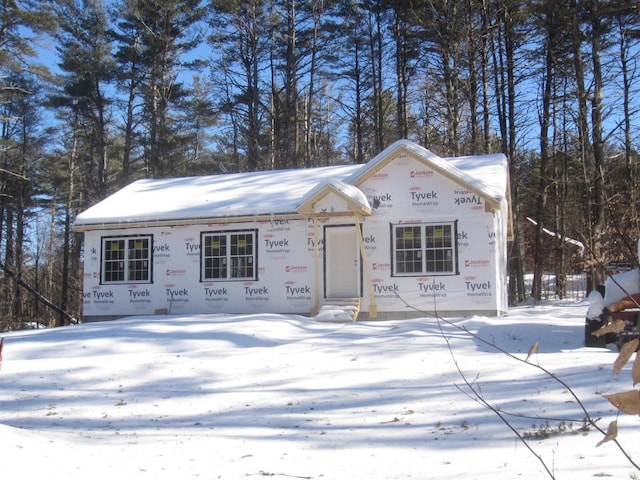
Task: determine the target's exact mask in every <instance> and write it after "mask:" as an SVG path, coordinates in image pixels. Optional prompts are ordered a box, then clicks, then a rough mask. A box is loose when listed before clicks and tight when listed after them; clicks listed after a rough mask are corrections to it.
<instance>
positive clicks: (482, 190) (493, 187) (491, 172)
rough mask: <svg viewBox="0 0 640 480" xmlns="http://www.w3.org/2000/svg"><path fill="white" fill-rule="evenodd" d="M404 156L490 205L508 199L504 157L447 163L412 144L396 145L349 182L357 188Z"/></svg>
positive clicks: (461, 159)
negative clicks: (416, 161)
mask: <svg viewBox="0 0 640 480" xmlns="http://www.w3.org/2000/svg"><path fill="white" fill-rule="evenodd" d="M402 154H405V155H409V156H411V157H412V158H415V159H416V160H418V161H420V162H421V163H423V164H424V165H425V166H427V167H429V168H431V169H433V170H434V171H436V172H438V173H440V174H441V175H444V176H445V177H447V178H449V179H451V180H453V181H454V182H456V183H458V184H460V185H461V186H464V187H465V188H466V189H467V190H469V191H471V192H474V193H476V194H478V195H480V196H481V197H483V198H484V199H485V200H488V201H489V202H492V203H496V202H498V203H499V202H500V201H501V200H503V199H505V198H506V196H507V188H508V178H509V176H508V172H509V166H508V164H507V157H505V156H504V155H503V154H493V155H476V156H469V157H457V158H446V159H445V158H442V157H439V156H438V155H436V154H435V153H433V152H431V151H429V150H427V149H426V148H424V147H421V146H420V145H417V144H415V143H413V142H411V141H409V140H398V141H397V142H394V143H393V144H392V145H390V146H389V147H387V148H385V149H384V150H383V151H382V152H380V153H379V154H378V155H376V156H375V157H373V158H372V159H371V160H370V161H369V162H367V163H366V164H365V165H364V167H363V168H362V169H360V170H358V171H356V172H354V173H353V175H351V177H350V178H348V179H347V180H346V181H347V182H348V183H351V184H352V185H355V186H358V185H360V184H361V183H363V182H364V181H365V180H366V179H367V178H369V177H370V176H372V175H373V174H375V173H376V172H377V171H379V170H381V169H382V168H384V167H385V166H386V165H389V164H390V163H392V162H393V161H394V160H395V159H396V158H398V157H399V156H400V155H402Z"/></svg>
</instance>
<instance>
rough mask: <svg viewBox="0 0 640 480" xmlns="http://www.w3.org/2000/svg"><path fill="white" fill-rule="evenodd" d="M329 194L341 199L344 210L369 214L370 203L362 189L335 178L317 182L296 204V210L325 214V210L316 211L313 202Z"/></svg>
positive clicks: (310, 213) (305, 212)
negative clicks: (344, 205)
mask: <svg viewBox="0 0 640 480" xmlns="http://www.w3.org/2000/svg"><path fill="white" fill-rule="evenodd" d="M330 196H334V197H337V198H339V199H342V200H343V201H344V202H345V203H346V210H345V212H349V213H358V214H362V215H371V205H369V200H367V197H366V195H365V194H364V193H363V192H362V190H360V189H359V188H357V187H354V186H353V185H350V184H348V183H344V182H341V181H340V180H336V179H333V180H329V181H328V182H326V183H319V184H318V185H317V186H316V187H314V188H312V189H311V190H310V191H309V192H307V194H306V195H305V196H304V197H303V198H302V201H301V202H300V204H299V205H298V207H297V211H298V212H299V213H304V214H307V215H315V214H318V213H321V214H326V212H317V211H316V208H315V204H316V203H317V202H319V201H321V200H323V199H325V198H327V197H330Z"/></svg>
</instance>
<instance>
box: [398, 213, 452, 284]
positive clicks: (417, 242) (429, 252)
mask: <svg viewBox="0 0 640 480" xmlns="http://www.w3.org/2000/svg"><path fill="white" fill-rule="evenodd" d="M393 236H394V273H395V274H397V275H421V274H429V273H440V274H452V273H455V272H456V260H455V239H454V237H455V228H454V225H453V224H451V223H449V224H437V225H436V224H426V225H425V224H423V225H398V226H394V227H393Z"/></svg>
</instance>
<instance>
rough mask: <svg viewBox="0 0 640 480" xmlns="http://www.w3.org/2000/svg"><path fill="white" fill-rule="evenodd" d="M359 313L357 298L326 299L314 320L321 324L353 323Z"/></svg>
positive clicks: (358, 300)
mask: <svg viewBox="0 0 640 480" xmlns="http://www.w3.org/2000/svg"><path fill="white" fill-rule="evenodd" d="M359 313H360V299H359V298H326V299H325V300H324V302H323V304H322V306H321V307H320V310H319V311H318V314H317V315H316V316H315V317H314V318H315V319H316V320H318V321H321V322H355V321H356V319H357V318H358V314H359Z"/></svg>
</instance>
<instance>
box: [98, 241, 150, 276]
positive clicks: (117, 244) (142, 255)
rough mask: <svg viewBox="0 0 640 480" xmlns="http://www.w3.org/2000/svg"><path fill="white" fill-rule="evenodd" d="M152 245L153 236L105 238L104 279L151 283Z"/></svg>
mask: <svg viewBox="0 0 640 480" xmlns="http://www.w3.org/2000/svg"><path fill="white" fill-rule="evenodd" d="M151 245H152V239H151V237H124V238H105V239H103V243H102V252H103V261H102V281H103V282H104V283H124V282H138V283H149V282H150V281H151Z"/></svg>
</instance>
